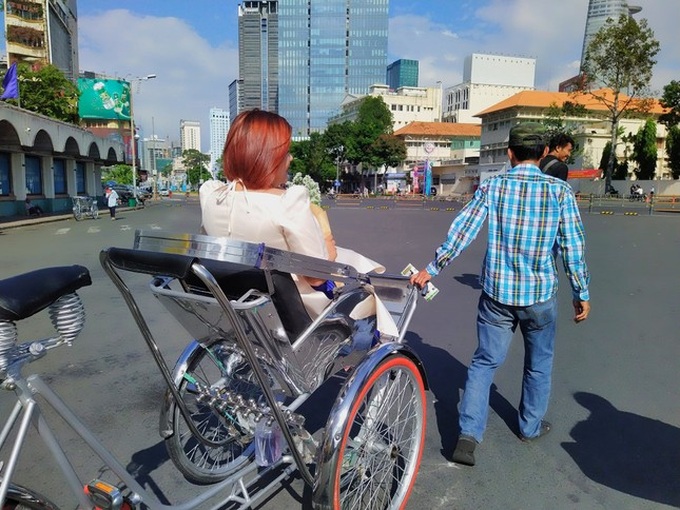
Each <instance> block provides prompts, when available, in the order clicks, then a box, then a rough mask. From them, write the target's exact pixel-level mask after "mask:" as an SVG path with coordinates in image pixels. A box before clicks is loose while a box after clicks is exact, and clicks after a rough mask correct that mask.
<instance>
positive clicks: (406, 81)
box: [387, 58, 418, 90]
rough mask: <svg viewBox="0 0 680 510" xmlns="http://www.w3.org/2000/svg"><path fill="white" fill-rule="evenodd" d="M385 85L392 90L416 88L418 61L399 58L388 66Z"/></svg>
mask: <svg viewBox="0 0 680 510" xmlns="http://www.w3.org/2000/svg"><path fill="white" fill-rule="evenodd" d="M387 85H388V86H389V87H390V88H391V89H393V90H397V89H398V88H399V87H417V86H418V61H417V60H408V59H404V58H401V59H399V60H396V61H394V62H392V63H391V64H390V65H388V66H387Z"/></svg>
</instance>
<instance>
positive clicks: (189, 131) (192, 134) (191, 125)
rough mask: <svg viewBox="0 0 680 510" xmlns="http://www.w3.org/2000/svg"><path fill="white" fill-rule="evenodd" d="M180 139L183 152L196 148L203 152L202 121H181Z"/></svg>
mask: <svg viewBox="0 0 680 510" xmlns="http://www.w3.org/2000/svg"><path fill="white" fill-rule="evenodd" d="M179 140H180V143H181V144H182V152H184V151H188V150H190V149H195V150H197V151H198V152H201V123H200V122H198V121H197V120H184V119H181V120H180V121H179Z"/></svg>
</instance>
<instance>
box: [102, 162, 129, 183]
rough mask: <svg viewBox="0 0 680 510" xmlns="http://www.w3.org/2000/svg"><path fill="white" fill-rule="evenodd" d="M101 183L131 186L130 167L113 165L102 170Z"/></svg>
mask: <svg viewBox="0 0 680 510" xmlns="http://www.w3.org/2000/svg"><path fill="white" fill-rule="evenodd" d="M102 181H104V182H108V181H115V182H116V183H117V184H132V167H131V166H130V165H113V166H110V167H107V168H104V169H102Z"/></svg>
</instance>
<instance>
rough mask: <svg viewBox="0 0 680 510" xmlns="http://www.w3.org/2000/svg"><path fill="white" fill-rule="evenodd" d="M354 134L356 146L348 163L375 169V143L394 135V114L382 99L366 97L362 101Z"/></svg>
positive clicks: (353, 147) (352, 148)
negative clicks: (383, 136)
mask: <svg viewBox="0 0 680 510" xmlns="http://www.w3.org/2000/svg"><path fill="white" fill-rule="evenodd" d="M353 134H354V144H352V146H351V147H349V150H348V152H347V159H348V161H350V163H353V164H355V165H357V164H359V163H363V164H364V166H366V167H368V168H375V167H376V166H377V165H376V155H375V154H374V151H373V147H374V143H375V141H376V140H377V139H378V137H379V136H380V135H385V134H392V112H390V110H389V108H388V107H387V105H386V104H385V101H383V98H382V97H379V96H378V97H374V96H366V97H365V98H364V99H363V100H362V101H361V105H360V106H359V113H358V115H357V120H356V121H355V122H354V129H353ZM377 159H379V158H377Z"/></svg>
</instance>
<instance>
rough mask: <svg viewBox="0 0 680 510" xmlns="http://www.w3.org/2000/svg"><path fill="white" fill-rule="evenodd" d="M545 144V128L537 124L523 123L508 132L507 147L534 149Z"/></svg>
mask: <svg viewBox="0 0 680 510" xmlns="http://www.w3.org/2000/svg"><path fill="white" fill-rule="evenodd" d="M546 143H547V133H546V129H545V126H544V125H543V124H539V123H538V122H523V123H522V124H518V125H516V126H515V127H513V128H512V129H511V130H510V136H509V138H508V147H534V146H536V145H542V144H546Z"/></svg>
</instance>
